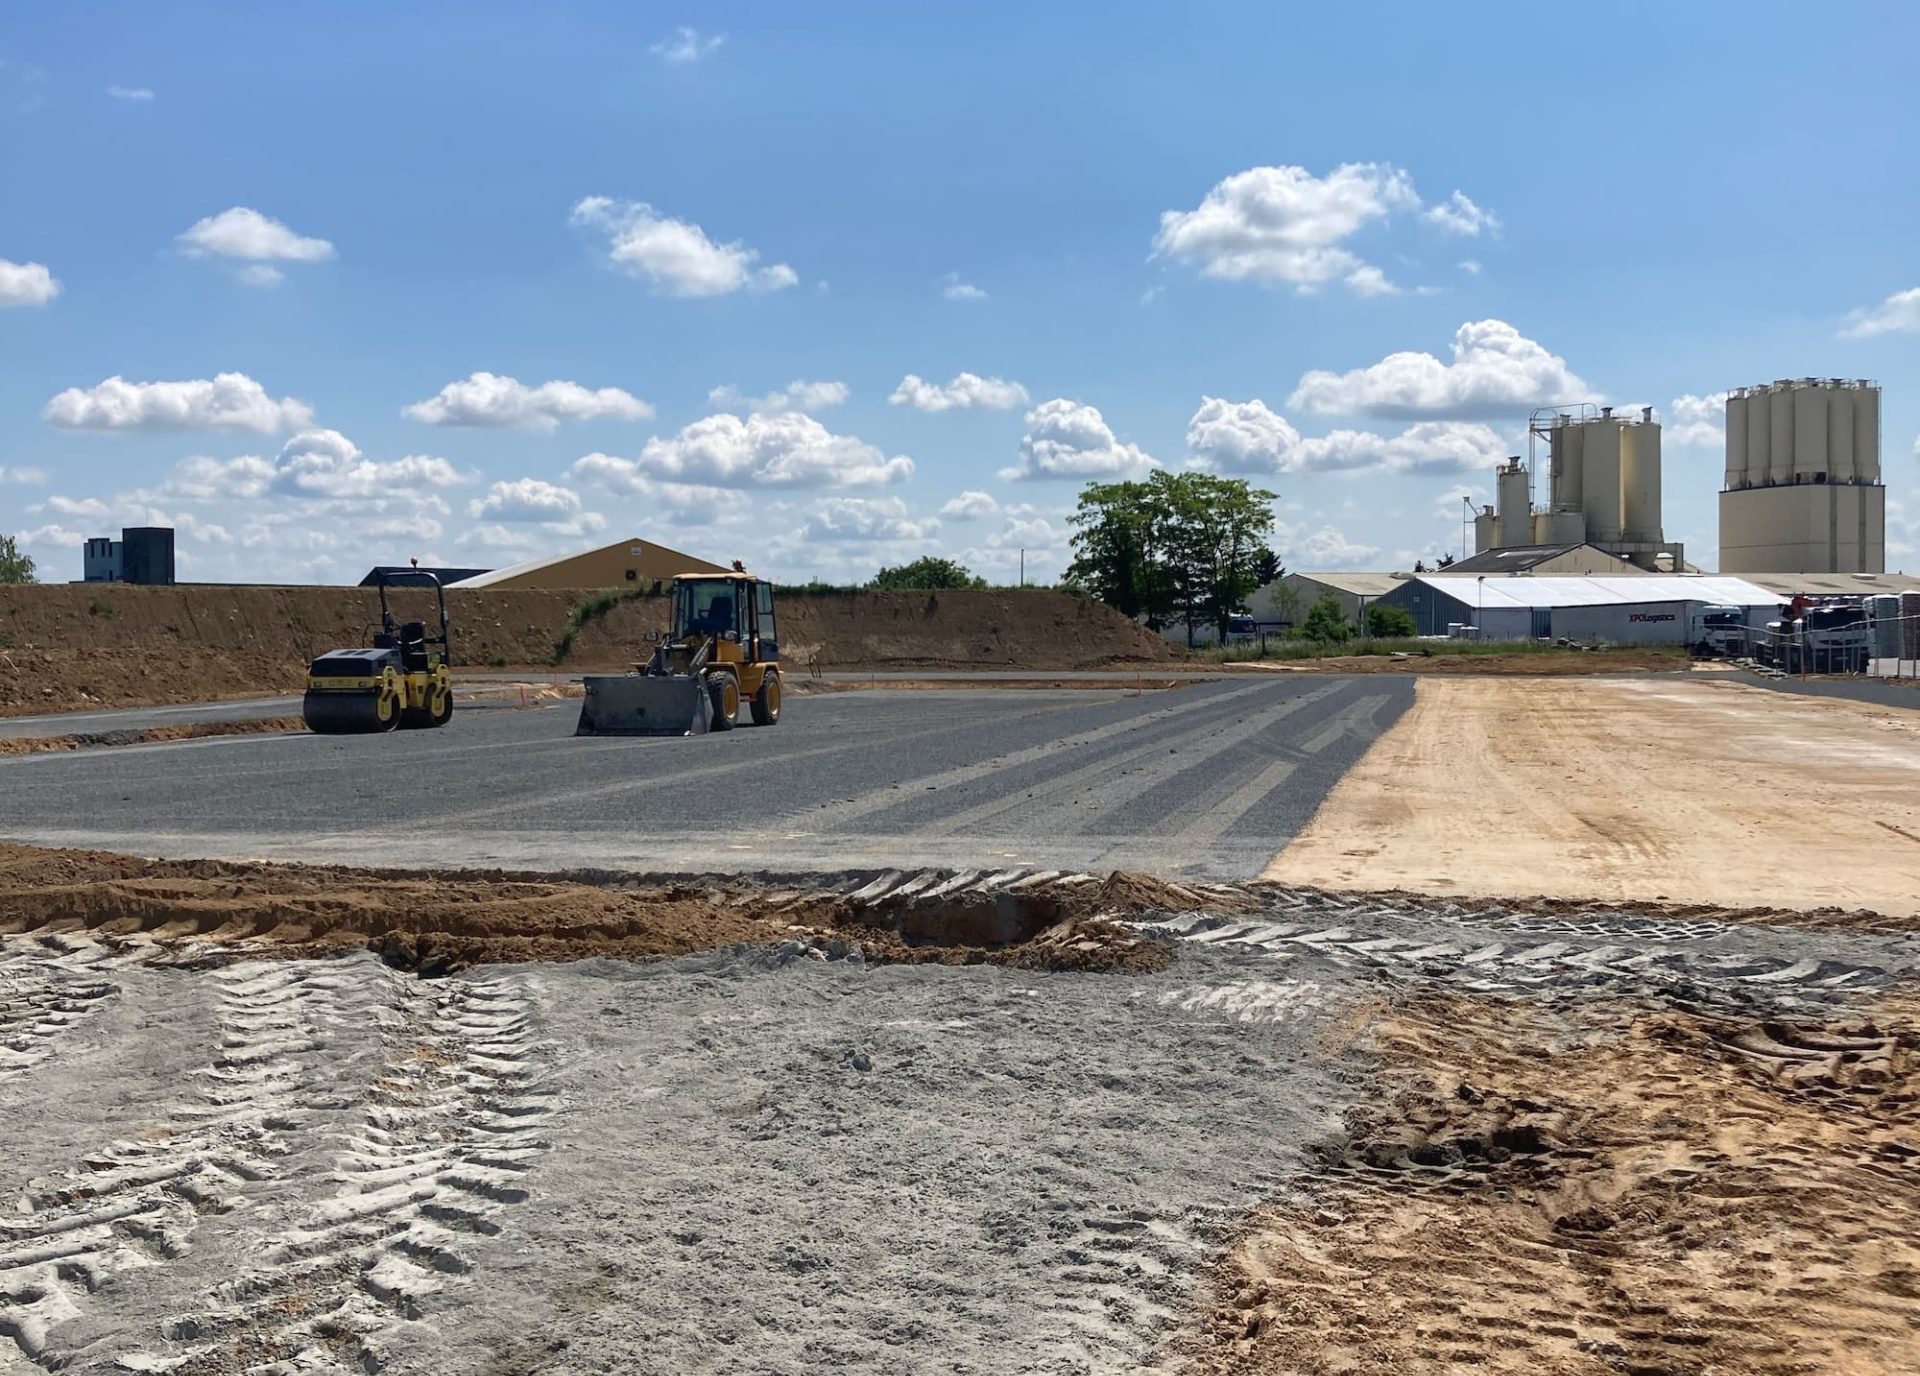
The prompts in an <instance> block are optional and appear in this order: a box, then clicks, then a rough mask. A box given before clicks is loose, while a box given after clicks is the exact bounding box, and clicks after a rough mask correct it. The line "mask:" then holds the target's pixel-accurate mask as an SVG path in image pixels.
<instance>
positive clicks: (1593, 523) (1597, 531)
mask: <svg viewBox="0 0 1920 1376" xmlns="http://www.w3.org/2000/svg"><path fill="white" fill-rule="evenodd" d="M1622 428H1623V426H1622V423H1621V422H1620V421H1617V420H1613V419H1604V420H1590V421H1588V422H1587V423H1586V424H1585V425H1582V426H1581V427H1580V429H1581V431H1582V434H1581V437H1580V509H1581V510H1582V511H1584V512H1586V513H1587V538H1588V539H1589V540H1592V541H1593V542H1594V543H1596V544H1601V545H1605V544H1609V543H1612V542H1614V541H1617V540H1619V538H1620V524H1621V523H1620V514H1621V513H1620V431H1621V429H1622Z"/></svg>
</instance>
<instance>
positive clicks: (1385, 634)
mask: <svg viewBox="0 0 1920 1376" xmlns="http://www.w3.org/2000/svg"><path fill="white" fill-rule="evenodd" d="M1419 633H1420V628H1419V627H1418V626H1416V625H1415V624H1414V620H1413V613H1412V612H1410V611H1408V610H1407V609H1406V608H1405V607H1395V606H1392V605H1390V604H1388V603H1385V602H1376V603H1374V604H1373V605H1372V606H1371V607H1368V608H1367V634H1368V635H1370V636H1372V637H1373V638H1374V639H1376V640H1393V639H1396V638H1399V639H1404V638H1406V637H1408V636H1414V635H1418V634H1419Z"/></svg>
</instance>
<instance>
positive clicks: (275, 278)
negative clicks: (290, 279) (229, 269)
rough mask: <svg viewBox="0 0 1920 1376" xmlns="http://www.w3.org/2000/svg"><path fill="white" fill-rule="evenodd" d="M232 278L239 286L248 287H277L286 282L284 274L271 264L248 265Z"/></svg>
mask: <svg viewBox="0 0 1920 1376" xmlns="http://www.w3.org/2000/svg"><path fill="white" fill-rule="evenodd" d="M234 276H235V277H237V278H238V279H239V280H240V283H241V285H243V286H248V287H277V286H279V285H280V284H281V283H282V282H284V281H286V280H287V275H286V273H284V272H282V271H280V269H279V268H277V267H275V266H274V265H273V264H271V263H249V264H247V265H246V266H245V267H243V268H241V269H240V270H239V271H237V272H235V273H234Z"/></svg>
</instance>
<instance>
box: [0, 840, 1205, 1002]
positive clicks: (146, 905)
mask: <svg viewBox="0 0 1920 1376" xmlns="http://www.w3.org/2000/svg"><path fill="white" fill-rule="evenodd" d="M1102 892H1104V893H1105V894H1107V895H1108V896H1107V897H1106V898H1105V899H1104V900H1100V901H1095V900H1093V899H1090V898H1087V897H1082V896H1073V897H1069V896H1068V895H1066V894H1065V893H1055V892H1051V891H1049V890H1047V889H1046V888H1044V887H1040V888H1036V889H1035V890H1033V891H1032V892H1030V893H1025V894H1022V895H1020V896H1018V897H1017V898H1016V897H1014V896H1011V895H997V896H986V897H979V896H970V897H967V898H965V899H959V900H954V901H952V902H948V903H924V902H922V903H914V902H910V901H891V900H883V901H876V902H860V901H855V900H850V899H848V898H846V897H842V896H831V895H825V894H810V893H808V892H806V891H804V890H800V891H795V890H790V889H789V890H776V889H772V888H769V887H767V886H761V885H755V884H753V883H752V882H751V881H740V882H738V883H719V882H704V881H677V880H657V881H650V880H645V879H639V880H635V879H631V878H627V879H622V880H619V881H618V882H587V881H585V880H569V879H565V878H561V879H555V878H553V877H550V876H540V877H538V878H535V877H532V876H513V875H503V874H485V873H471V872H452V873H430V872H401V871H385V870H367V869H353V868H346V867H333V866H318V865H269V864H247V863H236V862H229V861H214V860H187V861H161V860H147V859H142V858H139V857H135V856H126V855H115V854H110V853H106V852H98V851H73V850H43V849H38V848H35V847H29V846H17V845H6V844H0V937H4V936H7V935H14V934H21V933H40V934H46V933H84V934H86V935H88V936H90V937H93V938H95V939H99V940H109V941H110V940H112V939H115V938H122V939H126V938H135V937H138V938H141V939H142V940H145V941H150V942H158V943H161V944H164V945H169V946H172V947H174V948H176V951H177V953H179V954H181V955H185V956H190V957H194V958H197V959H199V960H202V961H204V962H205V963H207V964H221V963H230V962H232V961H237V960H252V959H260V958H263V957H268V956H272V957H281V958H285V957H315V958H324V957H329V956H335V955H339V954H341V953H343V952H346V951H352V950H360V949H365V950H371V951H374V952H376V953H378V954H379V955H380V956H381V957H382V959H384V960H385V961H386V962H387V963H388V964H389V965H392V966H395V967H397V968H400V969H406V970H413V971H418V972H420V973H423V974H429V975H441V974H446V973H449V972H451V971H454V970H460V969H465V968H467V967H469V966H474V965H485V964H501V963H518V962H526V961H571V960H585V959H590V958H593V957H605V958H608V959H614V960H660V959H667V958H671V957H674V956H682V955H689V954H692V953H695V952H699V951H711V950H717V949H727V948H731V947H738V946H775V945H783V944H797V945H799V946H801V947H805V948H807V949H813V950H818V951H819V952H820V954H821V955H822V956H825V957H831V958H839V957H840V956H842V955H844V954H846V953H847V952H848V951H850V950H851V949H853V948H854V947H858V949H859V952H860V954H861V955H862V957H863V958H864V959H866V960H868V961H870V962H876V963H896V964H924V963H935V964H956V965H968V964H994V965H1004V966H1009V967H1013V968H1019V969H1034V970H1081V971H1111V972H1123V973H1145V972H1149V971H1152V970H1157V969H1160V968H1162V967H1164V966H1165V965H1166V964H1167V962H1168V960H1169V959H1170V956H1169V953H1168V949H1167V947H1166V945H1165V944H1164V943H1162V942H1160V941H1157V940H1154V939H1152V938H1149V937H1146V936H1142V935H1141V934H1139V933H1137V932H1135V931H1133V930H1131V929H1129V928H1127V927H1125V926H1122V925H1119V924H1118V923H1117V922H1115V921H1113V920H1112V919H1114V918H1117V917H1121V916H1131V915H1137V914H1138V913H1139V912H1140V911H1142V910H1143V909H1142V906H1141V905H1142V904H1144V903H1147V902H1148V900H1149V898H1150V896H1152V895H1155V894H1163V891H1161V890H1159V889H1156V888H1155V887H1154V885H1153V883H1152V882H1151V881H1145V880H1141V879H1139V878H1137V877H1133V876H1124V875H1115V876H1114V877H1113V878H1112V879H1111V880H1109V881H1108V884H1107V885H1106V886H1103V889H1102ZM1163 896H1164V894H1163Z"/></svg>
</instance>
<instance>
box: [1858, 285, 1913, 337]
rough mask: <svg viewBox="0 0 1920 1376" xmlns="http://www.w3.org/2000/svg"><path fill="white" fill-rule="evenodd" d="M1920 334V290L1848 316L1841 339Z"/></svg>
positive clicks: (1898, 293)
mask: <svg viewBox="0 0 1920 1376" xmlns="http://www.w3.org/2000/svg"><path fill="white" fill-rule="evenodd" d="M1916 330H1920V287H1910V288H1908V289H1907V290H1906V291H1897V292H1895V293H1894V294H1893V295H1892V296H1889V297H1888V298H1887V299H1886V300H1884V301H1882V302H1881V303H1880V304H1879V305H1877V306H1862V307H1860V308H1859V309H1858V310H1854V311H1849V312H1847V320H1846V324H1845V325H1843V326H1842V327H1841V330H1840V337H1841V338H1842V339H1871V338H1872V337H1873V336H1874V335H1877V334H1911V333H1913V332H1914V331H1916Z"/></svg>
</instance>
